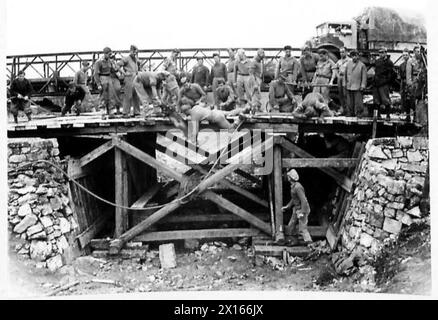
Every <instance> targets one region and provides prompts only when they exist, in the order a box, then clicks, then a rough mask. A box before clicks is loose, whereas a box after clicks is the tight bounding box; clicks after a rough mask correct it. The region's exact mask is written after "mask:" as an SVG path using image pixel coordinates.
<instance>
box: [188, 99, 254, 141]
mask: <svg viewBox="0 0 438 320" xmlns="http://www.w3.org/2000/svg"><path fill="white" fill-rule="evenodd" d="M250 110H251V108H250V106H246V107H245V108H238V109H235V110H232V111H223V110H216V109H213V110H212V109H211V108H209V107H206V106H205V103H199V104H196V105H194V106H191V105H189V104H183V105H182V106H181V112H182V113H184V114H185V115H187V116H190V120H189V124H190V125H189V126H188V130H186V131H185V132H187V135H188V138H189V140H190V141H192V142H194V143H196V142H197V137H198V132H199V123H200V122H201V121H203V120H207V121H208V122H209V123H210V124H213V123H214V124H216V125H217V126H218V127H219V128H220V129H228V130H231V129H235V128H237V127H238V126H239V124H240V123H241V121H243V119H244V116H243V113H249V111H250ZM236 115H239V119H238V120H236V121H235V122H233V123H230V122H229V121H228V120H227V118H226V117H227V116H236ZM181 129H182V128H181Z"/></svg>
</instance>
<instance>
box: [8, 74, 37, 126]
mask: <svg viewBox="0 0 438 320" xmlns="http://www.w3.org/2000/svg"><path fill="white" fill-rule="evenodd" d="M9 92H10V95H11V103H12V104H11V113H12V115H13V116H14V122H15V123H18V111H19V110H21V111H23V112H24V113H25V114H26V116H27V119H28V120H29V121H30V120H31V119H32V118H31V113H32V110H31V109H30V95H31V94H32V92H33V88H32V84H31V83H30V81H29V80H27V79H26V78H25V73H24V71H23V70H20V71H18V74H17V78H15V79H14V80H12V82H11V86H10V88H9Z"/></svg>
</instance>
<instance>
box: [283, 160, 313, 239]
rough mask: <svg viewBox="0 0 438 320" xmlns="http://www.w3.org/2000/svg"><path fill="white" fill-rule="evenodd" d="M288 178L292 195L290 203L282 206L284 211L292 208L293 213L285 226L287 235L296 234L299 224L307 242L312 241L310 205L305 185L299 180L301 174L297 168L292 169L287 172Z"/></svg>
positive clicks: (299, 229) (299, 230)
mask: <svg viewBox="0 0 438 320" xmlns="http://www.w3.org/2000/svg"><path fill="white" fill-rule="evenodd" d="M287 180H288V181H289V183H290V196H291V199H290V201H289V203H288V204H287V205H286V206H284V207H283V208H282V210H283V211H287V210H289V209H290V208H292V215H291V218H290V220H289V223H288V224H287V227H286V228H285V233H286V235H296V234H297V232H296V227H297V224H298V232H299V234H300V235H301V236H302V237H303V240H304V242H305V243H306V244H309V243H312V242H313V241H312V237H311V236H310V233H309V230H308V229H307V223H308V218H309V214H310V206H309V202H308V201H307V197H306V193H305V191H304V187H303V186H302V184H301V183H299V182H298V180H299V176H298V173H297V171H296V170H295V169H291V170H290V171H289V172H288V173H287Z"/></svg>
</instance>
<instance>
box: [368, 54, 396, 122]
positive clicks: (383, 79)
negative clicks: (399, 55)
mask: <svg viewBox="0 0 438 320" xmlns="http://www.w3.org/2000/svg"><path fill="white" fill-rule="evenodd" d="M374 65H375V74H374V88H373V102H374V107H375V108H377V109H378V110H380V107H381V106H383V107H384V108H385V112H386V119H387V120H389V119H391V116H390V114H391V99H390V97H389V84H390V83H391V81H392V80H393V77H394V64H393V63H392V61H391V59H390V58H389V56H388V54H387V50H386V48H381V49H380V50H379V58H378V59H377V60H376V62H375V64H374Z"/></svg>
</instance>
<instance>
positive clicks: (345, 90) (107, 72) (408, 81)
mask: <svg viewBox="0 0 438 320" xmlns="http://www.w3.org/2000/svg"><path fill="white" fill-rule="evenodd" d="M291 52H292V48H291V47H290V46H285V47H284V55H283V56H282V57H281V58H280V59H279V63H278V65H277V66H276V70H275V75H274V80H273V81H272V82H271V83H270V84H269V104H268V106H267V107H266V108H263V106H262V102H261V85H262V76H263V61H264V59H265V53H264V51H263V49H259V50H257V53H256V56H255V57H254V58H253V59H249V58H247V56H246V54H245V51H244V50H243V49H239V50H237V51H236V50H234V49H229V50H228V53H229V60H228V62H227V64H225V63H222V62H221V59H220V56H219V54H217V53H215V54H213V59H214V65H213V66H212V67H211V70H209V68H208V67H206V66H205V65H204V59H203V58H202V57H199V58H197V65H196V66H195V67H194V68H193V71H192V73H191V74H187V73H184V72H181V71H180V70H179V69H178V67H177V57H178V55H179V54H180V52H179V50H177V49H175V50H173V52H172V53H171V55H170V57H168V58H166V59H165V60H164V61H163V63H162V69H161V70H159V71H157V72H151V71H143V70H142V68H141V64H140V61H139V59H138V48H137V47H136V46H134V45H132V46H131V47H130V53H129V55H127V56H125V57H123V58H122V59H119V60H116V59H115V56H114V53H113V52H112V50H111V49H110V48H108V47H106V48H104V49H103V57H102V58H101V59H100V60H98V61H97V62H96V63H95V64H94V66H93V68H94V72H93V76H94V80H95V83H96V85H97V88H98V90H99V91H100V97H99V102H98V103H96V101H93V98H92V96H91V94H90V90H89V88H88V76H87V71H88V69H89V68H90V67H91V66H90V64H89V63H88V62H86V61H84V62H83V63H82V67H81V69H80V70H79V71H78V72H76V74H75V77H74V80H73V81H72V82H71V83H70V84H69V87H68V89H67V92H66V96H65V104H64V106H63V108H62V110H61V113H62V115H65V114H66V113H67V112H69V111H71V110H72V111H73V112H74V113H76V115H79V114H80V112H81V111H82V110H87V109H88V108H93V107H94V106H95V105H96V104H97V105H99V106H100V107H101V108H103V109H104V110H105V111H106V113H107V115H110V114H121V115H122V116H123V117H136V116H139V115H140V112H141V109H143V113H144V115H145V116H146V117H148V116H152V115H167V116H169V118H170V119H171V120H172V121H173V123H174V125H175V126H176V127H177V128H180V129H182V130H184V133H185V134H186V136H188V137H189V138H190V137H192V138H193V142H195V143H196V140H197V132H198V130H199V123H200V122H201V121H203V120H208V121H209V122H210V123H214V124H216V125H217V126H219V127H220V128H224V129H233V128H236V127H237V126H238V125H239V123H240V122H239V121H240V120H242V119H244V116H243V115H244V114H246V113H251V112H261V111H266V112H280V113H292V114H293V116H294V117H296V118H311V117H326V116H333V115H334V114H335V113H334V110H331V109H330V108H329V104H330V102H331V99H330V95H329V94H330V87H332V86H334V85H335V82H336V85H337V88H338V96H339V103H340V110H339V111H338V113H337V114H342V115H346V116H356V117H366V116H369V115H370V110H366V109H365V107H364V103H363V92H364V90H365V89H366V88H367V78H368V75H369V72H368V70H367V67H366V66H365V64H364V63H363V62H362V61H361V59H360V57H359V53H358V52H357V51H356V50H352V51H350V52H347V49H346V48H341V49H340V59H339V60H338V61H337V62H336V63H334V62H333V61H332V60H331V59H330V56H329V52H328V51H327V50H325V49H321V50H319V51H318V53H317V54H316V53H313V52H312V51H311V49H310V48H309V47H304V48H303V51H302V56H301V58H300V59H299V60H298V59H296V58H295V57H294V56H292V54H291ZM424 68H425V63H424V60H423V59H422V56H421V53H420V48H419V47H415V48H414V52H413V56H412V57H411V56H410V52H409V50H407V49H405V50H404V51H403V63H402V64H401V65H400V85H401V87H400V93H401V98H402V106H403V108H404V111H405V112H406V114H407V120H408V121H410V117H411V111H412V110H415V105H416V102H417V101H418V100H419V99H421V98H422V94H423V90H422V89H423V87H424V82H425V79H422V78H421V75H422V74H424V72H423V71H424ZM394 77H396V74H395V72H394V64H393V63H392V61H391V60H390V58H389V56H388V54H387V50H386V49H385V48H382V49H380V50H379V57H378V59H377V60H376V61H375V62H374V77H373V83H372V88H373V100H374V108H375V109H378V110H380V109H383V110H385V113H386V117H387V118H389V117H390V108H391V99H390V84H391V82H392V81H393V80H394ZM121 82H123V84H124V95H123V98H122V95H121V88H122V85H121ZM298 87H301V88H302V102H301V103H298V102H297V95H296V92H297V88H298ZM209 89H211V91H212V92H213V105H211V106H209V105H208V104H207V94H206V92H207V91H208V90H209ZM31 93H32V86H31V84H30V82H29V81H28V80H27V79H26V78H25V75H24V72H23V71H20V72H19V73H18V77H17V78H16V79H14V80H13V81H12V83H11V86H10V95H11V102H12V107H11V112H12V114H13V115H14V120H15V121H16V122H17V115H18V110H23V111H24V113H25V114H26V115H27V117H28V119H29V120H30V119H31V111H30V95H31ZM181 115H187V116H190V118H191V121H192V123H194V124H195V125H194V126H192V128H193V129H192V130H193V132H189V128H188V126H187V124H186V123H185V121H184V120H183V118H182V117H181ZM229 115H239V116H242V118H240V117H239V119H238V120H237V121H235V122H233V123H230V122H229V121H228V119H227V116H229ZM287 178H288V181H289V183H290V188H291V189H290V192H291V200H290V202H289V203H288V204H287V205H286V206H284V207H283V208H282V210H283V211H288V210H290V209H292V214H291V218H290V221H289V223H288V224H287V225H286V227H285V230H284V233H283V230H281V232H280V233H279V234H277V235H276V241H277V242H278V243H284V242H285V237H284V234H286V235H291V234H293V235H295V234H297V233H298V234H300V235H301V237H302V238H303V240H304V242H306V243H310V242H312V238H311V236H310V233H309V232H308V229H307V223H308V216H309V214H310V206H309V203H308V201H307V198H306V195H305V191H304V188H303V186H302V185H301V184H300V183H299V176H298V173H297V171H296V170H294V169H292V170H290V171H289V172H288V173H287ZM297 227H298V230H297Z"/></svg>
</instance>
